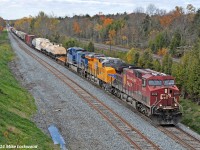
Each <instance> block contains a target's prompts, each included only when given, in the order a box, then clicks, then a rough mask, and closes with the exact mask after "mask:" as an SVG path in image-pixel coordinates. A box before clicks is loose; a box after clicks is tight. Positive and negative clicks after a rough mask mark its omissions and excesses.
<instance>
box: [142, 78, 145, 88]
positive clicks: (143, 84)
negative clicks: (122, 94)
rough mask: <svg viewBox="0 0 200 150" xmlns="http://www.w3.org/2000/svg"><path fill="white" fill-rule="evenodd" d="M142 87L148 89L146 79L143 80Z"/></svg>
mask: <svg viewBox="0 0 200 150" xmlns="http://www.w3.org/2000/svg"><path fill="white" fill-rule="evenodd" d="M142 86H143V87H146V79H142Z"/></svg>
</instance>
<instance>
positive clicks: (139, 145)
mask: <svg viewBox="0 0 200 150" xmlns="http://www.w3.org/2000/svg"><path fill="white" fill-rule="evenodd" d="M14 38H15V40H16V41H17V43H18V44H19V47H20V48H21V49H22V50H24V51H25V52H26V53H27V54H28V55H30V56H31V57H32V58H33V59H35V60H36V61H38V62H39V63H40V64H41V65H43V66H44V67H45V68H47V69H48V70H49V71H50V72H51V73H52V74H54V75H55V76H56V77H57V78H59V79H60V80H61V81H62V82H64V83H65V84H66V85H67V86H69V87H70V88H71V90H72V91H74V92H75V93H76V94H77V95H78V96H79V97H80V98H81V99H83V100H84V101H85V102H86V103H88V104H89V106H90V107H91V108H93V109H94V110H96V111H97V112H98V113H99V114H100V115H101V116H102V117H103V118H104V119H105V120H106V121H107V122H109V123H110V125H111V126H112V127H113V128H115V129H116V130H117V131H118V132H119V133H120V135H121V136H123V137H124V138H125V139H126V140H127V141H128V142H129V143H130V144H131V145H132V146H133V147H134V148H135V149H140V150H144V149H148V150H151V149H160V148H159V147H158V146H157V145H156V144H154V143H153V142H152V141H150V140H149V139H148V138H147V137H146V136H144V135H143V134H142V133H141V132H140V131H139V130H137V129H136V128H135V127H133V126H132V125H131V124H129V123H128V122H127V121H126V120H124V119H123V118H122V117H120V116H119V115H118V114H117V113H115V112H114V111H113V110H112V109H111V108H109V107H108V106H106V105H105V104H104V103H103V102H102V101H101V100H99V99H98V98H97V97H95V96H93V95H92V94H90V93H89V92H87V91H86V90H85V89H83V88H82V87H80V86H79V85H78V84H77V83H76V82H74V81H73V80H71V79H70V78H68V77H67V76H66V75H65V74H63V73H62V72H60V71H59V70H58V69H56V68H55V67H53V66H52V65H50V64H48V63H47V62H46V61H44V60H42V59H41V58H39V57H38V56H36V55H35V54H34V53H32V52H31V51H29V50H28V49H27V48H26V47H24V46H23V45H22V44H21V43H20V42H19V39H16V37H14Z"/></svg>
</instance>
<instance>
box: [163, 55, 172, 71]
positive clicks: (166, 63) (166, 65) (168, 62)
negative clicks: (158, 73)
mask: <svg viewBox="0 0 200 150" xmlns="http://www.w3.org/2000/svg"><path fill="white" fill-rule="evenodd" d="M172 62H173V61H172V57H171V56H170V55H169V54H168V53H167V54H165V55H164V57H163V59H162V72H164V73H166V74H171V67H172Z"/></svg>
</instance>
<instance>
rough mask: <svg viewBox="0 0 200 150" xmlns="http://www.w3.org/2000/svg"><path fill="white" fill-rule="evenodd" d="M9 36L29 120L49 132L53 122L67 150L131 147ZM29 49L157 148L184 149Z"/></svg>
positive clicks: (96, 90) (80, 80)
mask: <svg viewBox="0 0 200 150" xmlns="http://www.w3.org/2000/svg"><path fill="white" fill-rule="evenodd" d="M10 39H11V43H12V47H13V49H14V51H15V53H16V54H17V59H16V60H15V61H14V62H13V63H12V66H13V67H12V70H13V72H14V73H15V74H16V76H17V78H18V79H19V80H20V81H21V82H22V84H23V85H24V86H25V87H27V88H28V90H29V91H30V92H31V93H32V95H33V96H34V98H35V101H36V105H37V107H38V112H37V114H36V115H35V116H34V117H33V120H34V122H36V124H37V126H38V127H40V128H41V129H42V130H43V131H44V132H45V133H47V134H49V133H48V130H47V127H48V126H49V125H51V124H56V125H57V126H58V127H59V129H60V130H61V133H62V135H63V136H64V139H65V140H66V142H67V144H68V147H69V149H132V147H131V146H130V144H129V143H128V142H127V141H126V140H125V139H124V138H123V137H121V136H120V135H119V134H118V133H117V132H116V131H115V129H113V128H112V127H111V126H110V124H108V123H107V122H106V121H105V120H104V119H102V117H101V116H100V115H99V114H98V113H97V112H96V111H95V110H93V109H91V108H90V107H89V106H88V104H86V103H85V102H84V101H83V100H81V99H80V98H79V97H78V96H77V95H76V94H74V93H73V91H72V90H71V89H70V88H69V87H68V86H67V85H65V84H64V83H63V82H62V81H60V80H59V79H57V78H56V77H55V76H54V75H52V74H51V73H50V72H49V71H48V70H47V69H45V68H44V67H43V66H41V65H40V64H39V63H38V62H36V61H35V60H33V59H32V58H31V57H30V56H28V55H27V54H26V53H25V52H24V51H23V50H21V49H20V48H19V47H18V45H17V43H16V42H15V41H14V40H13V38H12V37H11V36H10ZM25 46H26V45H25ZM27 48H28V47H27ZM29 49H30V48H29ZM32 52H34V53H35V54H36V55H37V56H39V57H40V58H42V59H43V60H45V61H48V62H50V63H51V65H53V66H54V67H56V68H57V69H58V70H60V71H61V72H63V73H64V74H66V75H67V76H68V77H70V78H71V79H73V80H75V81H76V82H77V83H79V85H81V86H82V87H83V88H85V87H87V88H85V89H86V90H88V91H89V92H90V93H92V94H93V95H95V96H96V97H97V98H99V99H100V100H102V101H103V102H104V103H105V104H106V105H107V106H109V107H110V108H112V109H113V110H114V111H115V112H116V113H117V114H119V115H120V116H121V117H123V118H124V119H125V120H127V121H128V122H129V123H130V124H132V125H134V126H135V127H137V128H138V129H139V130H140V131H141V132H142V133H143V134H144V135H146V136H147V137H148V138H149V139H150V140H152V141H153V142H154V143H156V144H158V145H160V148H161V149H166V150H168V149H169V150H171V149H184V148H183V147H182V146H180V145H179V144H177V143H175V142H174V141H173V140H172V139H170V138H169V137H167V136H166V135H165V134H163V133H162V132H160V131H158V130H157V129H156V128H155V127H153V126H152V125H150V124H149V123H148V122H146V121H144V120H143V119H141V118H140V117H139V116H138V115H137V114H135V113H134V112H133V111H131V110H130V109H128V108H127V107H126V106H124V105H123V104H122V103H120V102H118V100H116V98H113V96H110V95H109V94H107V93H106V92H105V91H103V90H101V89H99V88H97V87H95V86H94V85H92V84H91V83H89V82H88V81H86V80H84V79H82V78H80V77H79V76H77V75H76V74H74V73H73V72H71V71H69V70H67V69H66V68H64V67H63V66H60V65H59V64H57V63H55V62H54V61H53V60H50V59H49V58H47V57H45V56H44V55H42V54H40V53H38V52H36V51H34V50H32Z"/></svg>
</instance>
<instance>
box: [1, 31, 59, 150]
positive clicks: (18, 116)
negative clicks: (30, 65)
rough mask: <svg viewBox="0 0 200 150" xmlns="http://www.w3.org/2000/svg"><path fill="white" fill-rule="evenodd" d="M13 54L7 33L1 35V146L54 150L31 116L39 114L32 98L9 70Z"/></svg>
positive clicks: (49, 140)
mask: <svg viewBox="0 0 200 150" xmlns="http://www.w3.org/2000/svg"><path fill="white" fill-rule="evenodd" d="M13 58H14V53H13V51H11V47H10V45H9V42H8V37H7V32H6V31H4V32H3V33H2V34H0V145H4V144H12V145H24V144H25V145H38V148H39V149H54V148H55V147H54V145H53V143H52V141H51V139H50V138H48V137H47V136H46V135H45V134H44V133H43V132H42V131H41V130H40V129H38V128H37V127H36V125H35V124H34V123H33V122H32V121H30V116H31V115H32V114H34V113H35V112H36V106H35V104H34V99H33V97H32V96H31V95H30V94H29V93H28V92H27V91H26V90H25V89H23V88H22V87H21V86H20V84H19V83H18V82H17V81H16V79H15V78H14V76H13V75H12V73H11V72H10V70H9V68H8V62H9V61H11V60H12V59H13Z"/></svg>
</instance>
